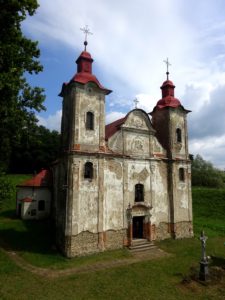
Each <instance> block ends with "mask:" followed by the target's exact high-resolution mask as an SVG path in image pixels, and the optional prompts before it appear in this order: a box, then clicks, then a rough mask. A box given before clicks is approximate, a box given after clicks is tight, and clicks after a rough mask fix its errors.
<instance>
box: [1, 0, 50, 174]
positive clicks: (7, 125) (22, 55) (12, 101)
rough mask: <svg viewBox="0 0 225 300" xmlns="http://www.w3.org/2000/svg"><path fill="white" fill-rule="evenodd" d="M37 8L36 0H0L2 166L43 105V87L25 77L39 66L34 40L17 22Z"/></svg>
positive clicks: (6, 165) (5, 164)
mask: <svg viewBox="0 0 225 300" xmlns="http://www.w3.org/2000/svg"><path fill="white" fill-rule="evenodd" d="M37 8H38V3H37V1H36V0H20V1H18V0H0V11H1V13H0V28H1V31H0V137H1V141H0V168H2V169H5V170H7V169H8V167H9V164H10V157H11V153H12V149H13V147H14V146H15V145H17V144H18V143H19V142H20V141H21V138H23V136H24V132H27V131H28V130H29V129H28V128H30V127H31V126H32V124H36V123H37V119H36V117H35V112H39V111H41V110H44V109H45V107H44V105H43V101H44V99H45V96H44V95H43V89H42V88H40V87H32V86H30V84H29V83H28V82H27V79H26V77H25V74H26V72H27V73H29V74H37V73H38V72H40V71H42V69H43V67H42V66H41V64H40V62H39V61H38V58H39V56H40V51H39V49H38V47H37V44H38V43H37V42H34V41H31V40H30V39H28V38H26V37H25V36H24V35H23V33H22V30H21V22H22V21H23V20H25V19H26V17H27V16H28V15H30V16H32V15H33V14H34V13H35V11H36V9H37Z"/></svg>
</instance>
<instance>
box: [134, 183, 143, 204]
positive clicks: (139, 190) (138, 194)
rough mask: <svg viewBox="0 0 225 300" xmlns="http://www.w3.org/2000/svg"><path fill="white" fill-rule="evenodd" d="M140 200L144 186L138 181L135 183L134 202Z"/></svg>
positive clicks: (141, 199)
mask: <svg viewBox="0 0 225 300" xmlns="http://www.w3.org/2000/svg"><path fill="white" fill-rule="evenodd" d="M142 201H144V186H143V184H140V183H138V184H136V185H135V202H142Z"/></svg>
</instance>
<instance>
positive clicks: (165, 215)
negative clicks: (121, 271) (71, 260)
mask: <svg viewBox="0 0 225 300" xmlns="http://www.w3.org/2000/svg"><path fill="white" fill-rule="evenodd" d="M86 46H87V42H86V41H85V49H84V51H83V52H82V53H81V54H80V56H79V57H78V59H77V61H76V63H77V72H76V74H75V75H74V76H73V78H72V79H71V80H70V82H69V83H64V84H63V86H62V90H61V92H60V94H59V96H61V97H62V99H63V102H62V122H61V156H60V158H59V160H58V162H57V163H56V164H55V165H54V172H53V187H54V191H53V199H54V202H53V205H52V208H53V216H54V221H55V226H56V239H57V245H58V247H59V248H60V249H61V251H62V252H63V253H64V255H66V256H67V257H74V256H78V255H86V254H89V253H95V252H100V251H105V250H110V249H118V248H122V247H128V246H131V245H132V244H133V243H134V241H135V240H136V239H143V240H147V241H149V242H153V241H154V240H160V239H167V238H187V237H191V236H193V229H192V196H191V161H190V159H189V153H188V132H187V114H188V113H189V112H190V111H189V110H187V109H185V108H184V107H183V106H182V104H181V102H180V101H179V100H178V99H177V98H175V96H174V89H175V86H174V84H173V82H172V81H170V80H169V79H168V74H169V73H168V72H167V80H166V81H165V82H163V84H162V86H161V91H162V98H161V99H160V100H159V101H158V102H157V103H156V105H155V107H154V109H153V111H152V112H150V113H149V112H145V111H144V110H142V109H138V108H135V109H133V110H131V111H130V112H128V113H127V115H126V116H125V117H124V118H121V119H119V120H116V121H115V122H113V123H111V124H108V125H105V101H107V100H106V96H107V95H109V94H110V93H111V92H112V91H111V90H109V89H107V88H105V87H104V86H103V85H102V84H101V83H100V82H99V81H98V79H97V78H96V76H95V75H94V74H93V72H92V64H93V58H92V57H91V55H90V53H89V52H87V51H86Z"/></svg>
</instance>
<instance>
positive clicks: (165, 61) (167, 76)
mask: <svg viewBox="0 0 225 300" xmlns="http://www.w3.org/2000/svg"><path fill="white" fill-rule="evenodd" d="M163 62H164V63H165V64H166V79H167V80H169V74H170V73H169V66H171V63H170V62H169V60H168V57H167V59H166V60H164V61H163Z"/></svg>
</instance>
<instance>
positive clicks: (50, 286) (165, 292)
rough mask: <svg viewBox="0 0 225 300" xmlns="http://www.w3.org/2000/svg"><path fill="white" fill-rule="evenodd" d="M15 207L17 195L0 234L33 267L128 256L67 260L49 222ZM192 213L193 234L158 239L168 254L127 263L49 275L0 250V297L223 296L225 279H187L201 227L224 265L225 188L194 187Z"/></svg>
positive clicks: (1, 222)
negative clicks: (21, 215)
mask: <svg viewBox="0 0 225 300" xmlns="http://www.w3.org/2000/svg"><path fill="white" fill-rule="evenodd" d="M12 180H14V182H15V183H16V182H19V181H22V180H24V177H21V176H18V177H16V176H13V177H12ZM14 207H15V199H11V200H10V201H9V202H8V203H5V204H4V207H3V211H2V213H1V214H0V237H2V238H3V239H4V240H5V241H6V242H7V243H8V244H9V245H10V246H11V247H12V249H13V250H14V251H16V252H17V253H18V254H19V256H20V257H22V258H24V259H25V260H26V261H27V262H29V263H31V264H32V265H35V266H38V267H45V268H46V267H47V268H50V269H54V270H55V269H57V270H58V269H68V268H74V267H80V266H87V265H89V266H92V265H93V264H96V263H101V262H106V261H108V262H111V261H114V260H116V259H120V260H123V259H125V260H127V259H129V258H130V257H131V254H130V253H128V251H126V250H118V251H110V252H105V253H101V254H96V255H91V256H88V257H82V258H74V259H66V258H64V257H62V256H61V255H60V254H59V253H58V252H57V251H56V249H55V247H54V243H53V241H54V233H53V230H52V227H51V225H50V223H49V221H44V222H42V223H40V222H31V221H30V222H23V221H21V220H18V219H16V218H15V212H14ZM193 212H194V231H195V233H196V237H195V238H192V239H183V240H164V241H161V242H158V243H157V245H158V246H159V247H160V248H161V249H163V250H165V251H166V252H168V253H170V256H168V257H162V258H158V259H154V260H148V261H143V262H138V263H134V264H131V265H127V266H120V267H115V268H111V269H106V270H102V271H95V272H92V271H90V272H87V273H83V274H76V275H70V276H62V277H59V278H54V279H53V278H52V279H49V278H46V277H41V276H38V275H34V274H32V273H30V272H28V271H25V270H23V269H21V268H20V267H18V266H17V265H16V264H15V263H14V262H13V261H12V260H11V259H10V258H9V257H8V256H7V255H6V254H5V253H4V252H1V251H0V299H38V300H39V299H153V300H158V299H159V300H161V299H162V300H163V299H167V300H170V299H183V300H185V299H200V300H201V299H202V300H203V299H204V300H205V299H225V297H224V295H225V279H224V277H223V278H218V283H215V282H212V283H211V284H208V285H203V284H199V283H197V282H195V281H191V280H190V276H191V274H192V273H193V272H196V270H198V265H199V260H200V255H201V254H200V253H201V251H200V242H199V239H198V237H199V234H200V232H201V230H202V229H204V230H205V233H206V235H207V236H208V237H209V238H208V241H207V254H208V255H211V256H213V260H212V263H214V264H225V247H224V242H225V220H224V219H225V218H224V216H225V190H216V189H205V188H204V189H203V188H194V189H193Z"/></svg>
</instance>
